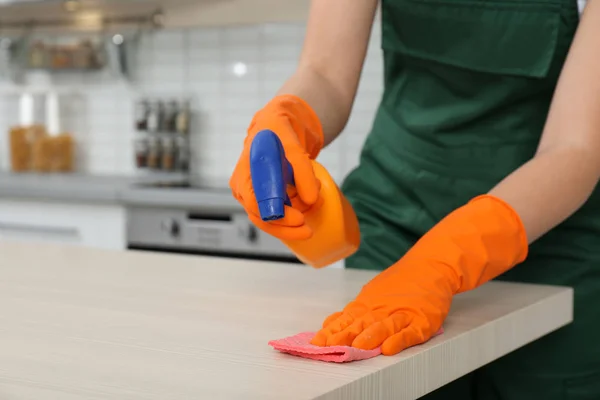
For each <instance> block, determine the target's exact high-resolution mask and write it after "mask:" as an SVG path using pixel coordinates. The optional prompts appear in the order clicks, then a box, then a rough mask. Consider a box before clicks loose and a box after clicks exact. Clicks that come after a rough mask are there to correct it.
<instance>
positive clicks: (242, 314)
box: [0, 243, 572, 400]
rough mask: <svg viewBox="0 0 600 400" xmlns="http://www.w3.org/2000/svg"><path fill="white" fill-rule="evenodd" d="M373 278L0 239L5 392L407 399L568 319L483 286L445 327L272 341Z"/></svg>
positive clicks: (527, 292)
mask: <svg viewBox="0 0 600 400" xmlns="http://www.w3.org/2000/svg"><path fill="white" fill-rule="evenodd" d="M371 276H373V273H371V272H367V271H348V270H336V269H332V270H312V269H310V268H309V267H302V266H292V265H286V264H274V263H263V262H248V261H240V260H226V259H214V258H202V257H193V256H175V255H165V254H153V253H135V252H111V251H100V250H91V249H83V248H73V247H53V246H33V245H25V244H23V245H21V244H14V243H11V244H8V243H0V321H1V323H0V398H1V399H3V400H13V399H15V400H16V399H19V400H30V399H31V400H33V399H35V400H50V399H53V400H54V399H60V400H74V399H77V400H79V399H90V400H91V399H94V400H97V399H118V400H139V399H157V400H159V399H160V400H165V399H169V400H171V399H244V400H252V399H261V400H266V399H277V400H281V399H286V400H287V399H324V400H330V399H336V400H337V399H344V400H349V399H350V400H351V399H361V400H362V399H392V398H393V399H407V400H412V399H415V398H418V397H419V396H422V395H424V394H426V393H428V392H430V391H433V390H434V389H436V388H438V387H439V386H441V385H443V384H445V383H448V382H450V381H452V380H454V379H455V378H457V377H459V376H462V375H464V374H466V373H468V372H470V371H472V370H474V369H476V368H478V367H480V366H482V365H484V364H486V363H488V362H490V361H492V360H494V359H496V358H498V357H500V356H502V355H504V354H506V353H508V352H510V351H512V350H514V349H516V348H518V347H521V346H523V345H524V344H526V343H528V342H530V341H532V340H535V339H536V338H539V337H540V336H543V335H545V334H547V333H549V332H551V331H553V330H555V329H557V328H559V327H561V326H563V325H565V324H567V323H569V322H570V321H571V320H572V290H571V289H568V288H556V287H547V286H533V285H523V284H507V283H490V284H487V285H485V286H483V287H482V288H479V289H477V290H475V291H472V292H469V293H466V294H463V295H460V296H458V297H457V298H456V299H455V301H454V304H453V308H452V311H451V314H450V316H449V317H448V319H447V321H446V324H445V329H446V332H445V333H444V334H443V335H441V336H439V337H437V338H434V339H432V340H431V341H430V342H428V343H427V344H425V345H421V346H417V347H414V348H412V349H409V350H406V351H405V352H403V353H401V354H400V355H398V356H394V357H385V356H380V357H377V358H374V359H371V360H366V361H360V362H355V363H349V364H329V363H323V362H318V361H310V360H306V359H300V358H297V357H292V356H287V355H283V354H280V353H278V352H276V351H274V350H273V349H271V348H270V347H269V346H268V345H267V342H268V341H269V340H270V339H278V338H281V337H284V336H288V335H292V334H295V333H298V332H300V331H306V330H315V329H317V328H318V327H319V326H320V324H321V322H322V320H323V319H324V317H326V316H327V315H328V314H329V313H331V312H333V311H336V310H337V309H339V308H341V307H343V306H344V305H345V304H346V302H347V301H349V300H350V299H352V298H353V297H354V296H355V295H356V294H357V293H358V291H359V289H360V287H361V286H362V284H364V283H365V282H366V281H367V280H368V279H370V277H371Z"/></svg>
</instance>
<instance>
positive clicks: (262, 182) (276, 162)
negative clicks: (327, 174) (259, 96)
mask: <svg viewBox="0 0 600 400" xmlns="http://www.w3.org/2000/svg"><path fill="white" fill-rule="evenodd" d="M250 174H251V176H252V187H253V188H254V194H255V196H256V201H257V202H258V210H259V212H260V218H261V219H262V220H263V221H273V220H276V219H281V218H283V217H284V214H285V212H284V210H285V207H284V206H285V205H288V206H291V202H290V199H289V197H288V195H287V185H293V184H294V171H293V169H292V166H291V164H290V163H289V162H288V160H287V159H286V158H285V151H284V150H283V145H282V144H281V140H279V137H277V135H276V134H275V133H274V132H273V131H270V130H264V131H260V132H258V133H257V134H256V136H255V137H254V139H253V140H252V145H251V147H250Z"/></svg>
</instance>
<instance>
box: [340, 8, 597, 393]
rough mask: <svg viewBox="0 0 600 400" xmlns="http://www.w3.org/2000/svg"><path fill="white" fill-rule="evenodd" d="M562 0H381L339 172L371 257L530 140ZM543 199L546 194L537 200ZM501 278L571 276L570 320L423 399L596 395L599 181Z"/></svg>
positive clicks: (363, 259) (471, 189)
mask: <svg viewBox="0 0 600 400" xmlns="http://www.w3.org/2000/svg"><path fill="white" fill-rule="evenodd" d="M578 23H579V14H578V10H577V4H576V0H382V47H383V51H384V75H385V91H384V95H383V98H382V101H381V104H380V106H379V110H378V113H377V116H376V118H375V121H374V124H373V127H372V131H371V133H370V134H369V136H368V138H367V141H366V142H365V145H364V148H363V150H362V153H361V159H360V164H359V166H358V167H357V168H356V169H355V170H354V171H352V172H351V174H350V175H349V176H348V177H347V179H346V181H345V182H344V184H343V191H344V192H345V193H346V195H347V196H348V198H349V199H350V201H351V202H352V204H353V205H354V207H355V210H356V212H357V214H358V217H359V221H360V226H361V232H362V244H361V247H360V249H359V251H358V252H357V253H356V254H355V255H353V256H352V257H351V258H349V259H348V260H346V266H347V267H348V268H368V269H377V270H381V269H384V268H386V267H388V266H390V265H392V264H393V263H394V262H395V261H397V260H398V259H399V258H400V257H402V255H403V254H404V253H405V252H406V251H407V250H408V249H409V248H410V247H411V246H412V245H413V244H414V243H415V242H416V241H417V239H418V238H419V237H420V236H421V235H423V234H424V233H425V232H427V231H428V230H429V229H430V228H431V227H432V226H433V225H434V224H436V223H437V222H438V221H439V220H440V219H441V218H443V217H444V216H445V215H447V214H448V213H449V212H451V211H452V210H454V209H455V208H457V207H459V206H461V205H463V204H465V203H466V202H467V201H468V200H470V199H471V198H473V197H475V196H477V195H479V194H482V193H486V192H487V191H489V190H490V189H491V188H492V187H493V186H494V185H495V184H497V183H498V182H499V181H500V180H502V179H503V178H504V177H505V176H507V175H508V174H510V173H511V172H513V171H514V170H515V169H517V168H518V167H519V166H520V165H522V164H523V163H525V162H526V161H528V160H529V159H531V158H532V157H533V155H534V153H535V151H536V147H537V145H538V142H539V139H540V135H541V132H542V129H543V126H544V123H545V120H546V116H547V113H548V108H549V105H550V102H551V99H552V95H553V91H554V88H555V86H556V82H557V79H558V76H559V74H560V71H561V68H562V65H563V63H564V60H565V58H566V55H567V52H568V49H569V47H570V44H571V42H572V40H573V36H574V33H575V30H576V28H577V25H578ZM548 201H552V199H548ZM498 279H501V280H509V281H519V282H531V283H542V284H553V285H567V286H571V287H574V288H575V322H574V323H572V324H570V325H569V326H567V327H565V328H562V329H560V330H558V331H556V332H554V333H552V334H550V335H548V336H546V337H543V338H541V339H540V340H537V341H536V342H534V343H532V344H530V345H527V346H525V347H524V348H522V349H520V350H517V351H515V352H513V353H511V354H509V355H507V356H505V357H503V358H501V359H499V360H497V361H495V362H493V363H491V364H489V365H488V366H486V367H484V368H482V369H480V370H478V371H476V372H474V373H473V374H470V375H468V376H466V377H464V378H461V379H459V380H457V381H455V382H453V383H451V384H449V385H447V386H445V387H444V388H441V389H439V390H438V391H436V392H434V393H432V394H430V395H428V396H426V397H425V398H426V399H429V400H434V399H435V400H437V399H451V400H454V399H461V400H462V399H476V400H492V399H493V400H496V399H497V400H521V399H523V400H535V399H540V400H541V399H544V400H554V399H556V400H558V399H561V400H562V399H565V400H600V345H599V344H597V343H596V334H597V332H599V331H600V191H599V190H597V191H596V192H595V193H594V195H593V196H592V198H591V199H590V200H589V201H588V202H587V204H585V206H584V207H583V208H582V209H580V210H579V211H578V212H577V213H576V214H575V215H574V216H572V217H571V218H570V219H568V220H567V221H566V222H564V223H563V224H561V225H560V226H559V227H557V228H555V229H554V230H553V231H552V232H550V233H548V234H546V235H545V236H544V237H542V238H541V239H539V240H538V241H536V242H535V243H534V244H533V245H532V246H531V249H530V254H529V257H528V259H527V260H526V261H525V262H524V263H522V264H520V265H518V266H517V267H515V268H513V269H512V270H510V271H509V272H507V273H506V274H504V275H503V276H501V277H499V278H498Z"/></svg>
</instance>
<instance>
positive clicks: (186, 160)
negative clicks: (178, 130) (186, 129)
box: [176, 137, 190, 172]
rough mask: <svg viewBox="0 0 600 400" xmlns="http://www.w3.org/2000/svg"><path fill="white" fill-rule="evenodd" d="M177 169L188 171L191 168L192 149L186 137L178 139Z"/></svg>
mask: <svg viewBox="0 0 600 400" xmlns="http://www.w3.org/2000/svg"><path fill="white" fill-rule="evenodd" d="M176 169H177V171H181V172H188V171H189V169H190V150H189V145H188V141H187V140H185V138H181V137H180V138H178V139H177V168H176Z"/></svg>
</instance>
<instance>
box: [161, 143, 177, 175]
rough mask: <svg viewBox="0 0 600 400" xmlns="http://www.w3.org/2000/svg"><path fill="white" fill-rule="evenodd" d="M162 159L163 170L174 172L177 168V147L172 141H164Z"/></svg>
mask: <svg viewBox="0 0 600 400" xmlns="http://www.w3.org/2000/svg"><path fill="white" fill-rule="evenodd" d="M161 159H162V161H161V166H162V169H163V170H165V171H172V170H173V168H174V167H175V145H174V143H173V140H172V139H169V138H167V139H164V140H163V146H162V154H161Z"/></svg>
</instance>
